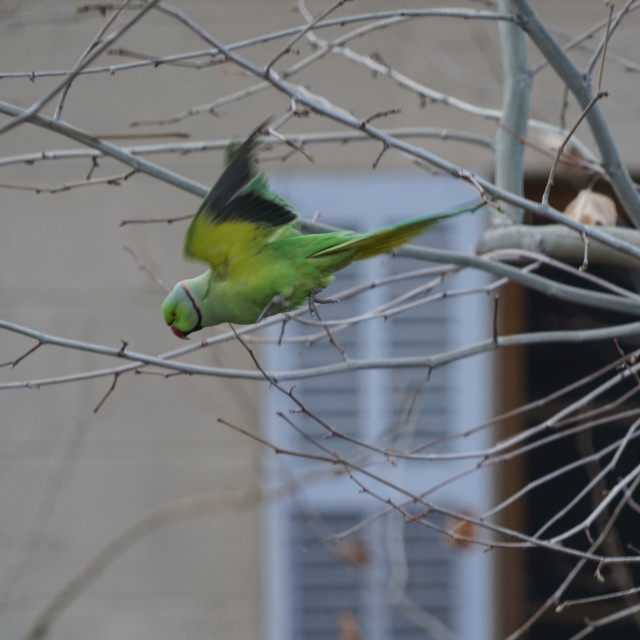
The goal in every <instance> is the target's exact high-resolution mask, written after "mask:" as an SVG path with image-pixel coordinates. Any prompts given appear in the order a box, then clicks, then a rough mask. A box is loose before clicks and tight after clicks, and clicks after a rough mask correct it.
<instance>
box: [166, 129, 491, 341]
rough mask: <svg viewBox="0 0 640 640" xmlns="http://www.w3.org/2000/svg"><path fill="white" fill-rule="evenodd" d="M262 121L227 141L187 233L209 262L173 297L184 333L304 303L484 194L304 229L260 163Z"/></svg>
mask: <svg viewBox="0 0 640 640" xmlns="http://www.w3.org/2000/svg"><path fill="white" fill-rule="evenodd" d="M263 126H264V125H261V126H260V127H258V129H256V130H255V131H254V132H253V133H252V134H251V135H250V136H249V137H248V138H247V140H245V142H243V143H242V144H241V145H238V144H232V145H230V146H229V148H228V149H227V166H226V168H225V169H224V171H223V173H222V175H221V176H220V178H219V179H218V181H217V182H216V183H215V184H214V185H213V187H212V189H211V190H210V191H209V193H208V194H207V195H206V196H205V198H204V200H203V201H202V204H201V205H200V208H199V209H198V211H197V212H196V214H195V216H194V217H193V219H192V221H191V224H190V225H189V228H188V229H187V233H186V236H185V243H184V251H185V253H186V254H187V255H188V256H190V257H192V258H196V259H197V260H202V261H203V262H206V263H208V264H209V269H208V270H207V271H206V272H205V273H203V274H202V275H201V276H198V277H196V278H191V279H190V280H183V281H182V282H179V283H178V284H176V286H175V287H174V289H173V291H172V292H171V293H170V294H169V295H168V296H167V297H166V299H165V301H164V303H163V305H162V312H163V315H164V320H165V322H166V323H167V324H168V325H169V326H170V327H171V330H172V331H173V332H174V333H175V334H176V335H177V336H178V337H180V338H186V337H187V336H188V335H189V334H190V333H192V332H194V331H199V330H200V329H202V328H204V327H210V326H213V325H217V324H220V323H222V322H233V323H236V324H251V323H254V322H257V321H259V320H261V319H263V318H265V317H266V316H269V315H272V314H275V313H280V312H282V311H290V310H293V309H296V308H297V307H299V306H300V305H301V304H302V303H303V302H305V300H307V298H309V296H312V297H313V296H315V295H316V293H318V292H319V291H320V290H322V289H323V288H324V287H326V286H327V285H328V284H329V283H330V282H331V280H332V279H333V275H332V274H333V273H334V272H336V271H338V270H340V269H342V268H343V267H346V266H347V265H349V264H351V263H352V262H355V261H356V260H364V259H365V258H370V257H372V256H375V255H377V254H379V253H384V252H385V251H391V250H392V249H394V248H395V247H398V246H400V245H402V244H404V243H406V242H408V241H409V240H411V238H413V237H414V236H416V235H418V234H420V233H422V232H423V231H424V230H425V229H427V228H428V227H430V226H431V225H432V224H434V223H435V222H436V221H437V220H439V219H440V218H445V217H449V216H454V215H458V214H460V213H465V212H468V211H471V210H476V209H478V208H479V207H480V206H482V204H483V203H482V202H479V203H478V204H476V205H474V206H471V207H469V206H468V207H465V208H460V209H455V210H449V211H445V212H440V213H435V214H433V213H432V214H429V215H426V216H423V217H419V218H413V219H411V220H407V221H405V222H400V223H398V224H395V225H393V226H390V227H385V228H383V229H380V230H378V231H372V232H370V233H365V234H361V235H359V234H355V233H353V232H350V231H335V232H331V233H317V234H308V235H302V234H301V232H300V230H299V228H298V225H297V218H298V216H297V214H296V213H294V211H293V210H292V209H291V207H290V206H289V204H287V202H285V201H284V200H283V199H282V198H281V197H280V196H278V195H277V194H274V193H273V192H272V191H270V189H269V186H268V184H267V182H266V180H265V178H264V176H263V175H262V173H260V171H259V169H258V164H257V159H256V143H257V138H258V133H259V131H260V129H261V128H262V127H263Z"/></svg>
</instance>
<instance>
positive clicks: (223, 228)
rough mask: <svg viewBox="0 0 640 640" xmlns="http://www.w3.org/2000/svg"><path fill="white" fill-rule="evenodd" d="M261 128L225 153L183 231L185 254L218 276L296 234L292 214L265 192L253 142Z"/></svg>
mask: <svg viewBox="0 0 640 640" xmlns="http://www.w3.org/2000/svg"><path fill="white" fill-rule="evenodd" d="M265 124H266V122H265V123H263V124H261V125H260V126H259V127H258V128H257V129H255V131H253V133H251V135H250V136H249V137H248V138H247V139H246V140H245V141H244V142H243V143H242V144H241V145H240V146H239V147H237V145H236V146H234V147H232V148H230V149H229V150H228V151H227V159H228V164H227V166H226V168H225V170H224V171H223V173H222V175H221V176H220V178H219V179H218V181H217V182H216V183H215V184H214V185H213V187H212V188H211V190H210V191H209V193H208V194H207V195H206V196H205V198H204V200H203V201H202V204H201V205H200V208H199V209H198V211H197V213H196V215H195V216H194V217H193V220H192V221H191V224H190V225H189V228H188V229H187V233H186V236H185V243H184V251H185V253H186V254H187V255H189V256H191V257H193V258H196V259H197V260H202V261H204V262H208V263H209V264H210V265H211V268H212V269H213V270H214V271H215V272H217V273H218V274H219V275H220V276H221V277H224V276H225V275H226V273H227V270H228V269H229V266H230V265H231V264H233V263H236V265H235V266H237V262H238V261H245V262H246V261H247V260H250V259H251V257H253V256H255V255H256V253H257V252H258V251H259V250H260V249H261V248H262V247H263V246H264V245H265V244H266V243H267V242H270V241H271V240H273V239H275V238H278V237H281V236H283V235H289V234H292V233H297V231H294V229H295V227H294V225H292V224H291V223H292V222H294V221H295V220H296V218H297V215H296V214H295V213H294V212H293V211H292V209H291V207H290V206H289V205H288V204H287V203H286V202H285V201H284V200H283V199H282V198H280V197H279V196H278V195H276V194H274V193H272V192H271V191H270V190H269V187H268V185H267V182H266V180H265V179H264V177H263V176H262V174H261V173H260V171H259V169H258V162H257V159H256V141H257V138H258V133H259V132H260V130H261V129H262V128H263V127H264V126H265Z"/></svg>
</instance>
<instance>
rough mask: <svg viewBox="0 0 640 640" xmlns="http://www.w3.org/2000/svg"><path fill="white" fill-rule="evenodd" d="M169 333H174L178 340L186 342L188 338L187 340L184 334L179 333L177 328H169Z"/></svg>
mask: <svg viewBox="0 0 640 640" xmlns="http://www.w3.org/2000/svg"><path fill="white" fill-rule="evenodd" d="M171 331H173V333H175V334H176V335H177V336H178V338H180V340H188V339H189V338H187V336H185V335H184V333H182V331H180V329H178V327H174V326H172V327H171Z"/></svg>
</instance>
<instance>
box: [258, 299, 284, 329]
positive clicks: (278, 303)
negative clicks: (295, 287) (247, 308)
mask: <svg viewBox="0 0 640 640" xmlns="http://www.w3.org/2000/svg"><path fill="white" fill-rule="evenodd" d="M289 306H291V302H290V301H289V300H287V299H286V298H285V297H284V296H283V295H282V294H280V293H276V295H275V296H273V298H271V302H269V304H268V305H267V306H266V307H265V308H264V309H263V310H262V313H261V314H260V315H259V316H258V319H257V320H256V324H258V322H262V320H264V319H265V318H266V317H267V316H269V315H271V313H272V312H273V311H274V309H277V308H278V307H289Z"/></svg>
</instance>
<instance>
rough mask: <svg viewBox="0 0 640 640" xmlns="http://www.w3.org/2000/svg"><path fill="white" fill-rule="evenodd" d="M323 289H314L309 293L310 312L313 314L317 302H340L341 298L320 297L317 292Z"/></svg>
mask: <svg viewBox="0 0 640 640" xmlns="http://www.w3.org/2000/svg"><path fill="white" fill-rule="evenodd" d="M320 291H322V289H314V290H313V291H312V292H311V293H310V294H309V313H310V314H311V315H313V314H314V309H315V306H316V305H317V304H333V303H334V302H340V299H339V298H318V297H317V294H318V293H320Z"/></svg>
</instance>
